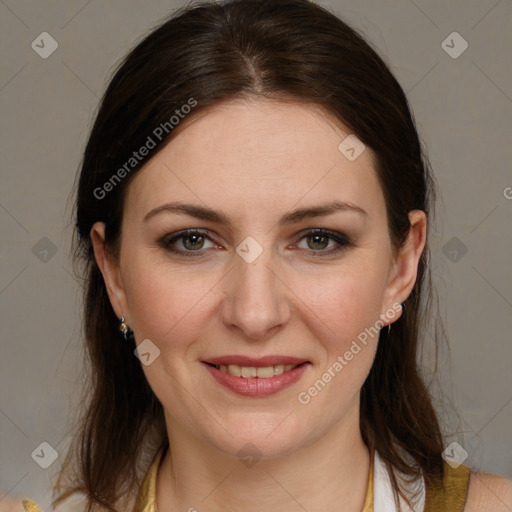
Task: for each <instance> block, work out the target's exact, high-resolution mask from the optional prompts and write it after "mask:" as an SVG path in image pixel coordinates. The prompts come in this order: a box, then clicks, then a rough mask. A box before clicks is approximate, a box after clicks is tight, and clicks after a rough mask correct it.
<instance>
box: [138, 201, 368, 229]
mask: <svg viewBox="0 0 512 512" xmlns="http://www.w3.org/2000/svg"><path fill="white" fill-rule="evenodd" d="M163 212H168V213H177V214H185V215H189V216H190V217H195V218H197V219H202V220H209V221H211V222H215V223H218V224H225V225H227V226H231V221H230V219H229V217H228V216H227V215H226V214H225V213H223V212H221V211H217V210H213V209H212V208H207V207H204V206H199V205H195V204H190V203H180V202H175V203H166V204H163V205H161V206H157V207H156V208H153V209H152V210H150V211H149V212H148V213H147V214H146V215H145V216H144V222H147V221H148V220H149V219H151V218H152V217H155V216H156V215H158V214H160V213H163ZM336 212H352V213H357V214H359V215H362V216H364V217H368V213H367V212H366V211H365V210H363V209H362V208H360V207H359V206H357V205H355V204H352V203H347V202H343V201H330V202H328V203H322V204H319V205H315V206H309V207H307V208H298V209H296V210H293V211H291V212H289V213H285V214H284V215H283V216H282V217H281V218H280V219H279V221H278V223H279V224H281V225H289V224H296V223H298V222H300V221H302V220H304V219H308V218H313V217H322V216H325V215H331V214H333V213H336Z"/></svg>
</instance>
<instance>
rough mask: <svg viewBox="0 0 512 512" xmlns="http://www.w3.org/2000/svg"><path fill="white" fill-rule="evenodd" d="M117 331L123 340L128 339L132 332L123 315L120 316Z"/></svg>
mask: <svg viewBox="0 0 512 512" xmlns="http://www.w3.org/2000/svg"><path fill="white" fill-rule="evenodd" d="M119 333H120V334H121V337H122V338H123V339H124V341H128V338H129V337H130V335H131V334H133V331H132V330H131V329H130V328H129V327H128V325H127V324H126V322H125V320H124V316H122V317H121V321H120V323H119Z"/></svg>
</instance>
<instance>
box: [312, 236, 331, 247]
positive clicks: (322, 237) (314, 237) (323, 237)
mask: <svg viewBox="0 0 512 512" xmlns="http://www.w3.org/2000/svg"><path fill="white" fill-rule="evenodd" d="M310 238H312V239H313V244H317V243H320V245H323V247H321V249H325V247H326V245H325V243H324V244H322V243H321V242H318V240H319V239H320V240H322V239H323V240H324V242H325V241H326V240H327V238H326V237H325V236H323V235H313V236H311V237H310ZM317 249H318V247H317Z"/></svg>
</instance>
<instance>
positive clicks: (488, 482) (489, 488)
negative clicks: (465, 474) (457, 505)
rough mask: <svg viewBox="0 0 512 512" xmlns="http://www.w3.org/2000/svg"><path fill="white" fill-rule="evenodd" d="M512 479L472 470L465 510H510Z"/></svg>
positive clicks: (511, 505) (476, 511)
mask: <svg viewBox="0 0 512 512" xmlns="http://www.w3.org/2000/svg"><path fill="white" fill-rule="evenodd" d="M510 510H512V479H510V478H506V477H502V476H498V475H492V474H489V473H476V472H475V473H474V472H471V475H470V477H469V488H468V499H467V502H466V507H465V508H464V512H487V511H488V512H510Z"/></svg>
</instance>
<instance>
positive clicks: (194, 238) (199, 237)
mask: <svg viewBox="0 0 512 512" xmlns="http://www.w3.org/2000/svg"><path fill="white" fill-rule="evenodd" d="M202 238H203V237H202V236H201V235H188V236H187V237H186V238H185V242H186V241H189V240H195V242H194V241H193V242H192V243H191V244H189V243H185V246H186V247H188V248H189V249H198V247H190V246H191V245H192V246H195V245H197V244H199V245H200V244H201V241H202ZM198 240H199V241H198Z"/></svg>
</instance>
